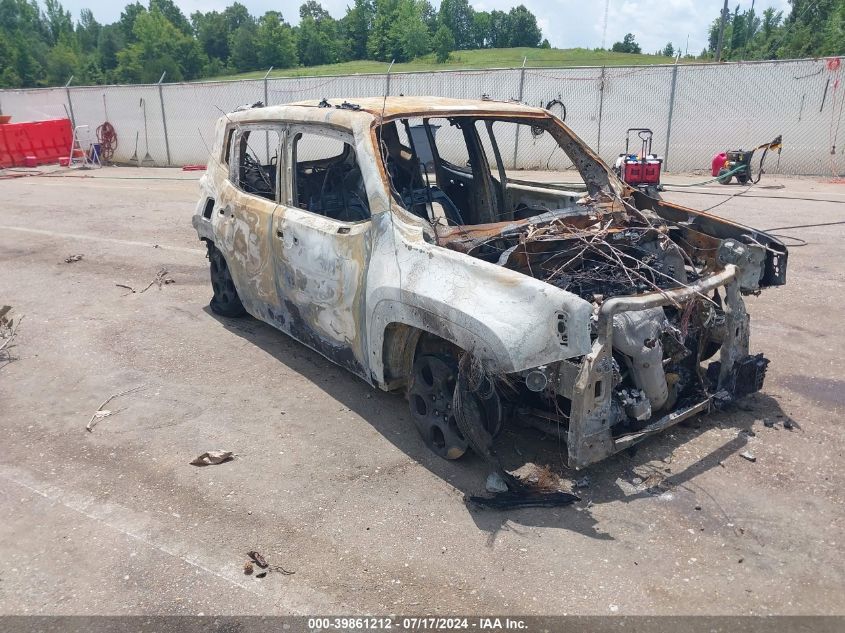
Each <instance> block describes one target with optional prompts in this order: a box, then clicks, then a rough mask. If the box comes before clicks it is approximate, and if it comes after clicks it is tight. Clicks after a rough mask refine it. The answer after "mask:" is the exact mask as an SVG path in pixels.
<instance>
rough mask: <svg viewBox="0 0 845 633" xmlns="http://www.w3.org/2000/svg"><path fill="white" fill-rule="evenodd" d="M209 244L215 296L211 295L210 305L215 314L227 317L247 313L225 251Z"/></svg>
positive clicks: (209, 258)
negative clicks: (230, 270)
mask: <svg viewBox="0 0 845 633" xmlns="http://www.w3.org/2000/svg"><path fill="white" fill-rule="evenodd" d="M207 245H208V261H209V264H210V269H211V288H212V290H213V291H214V296H212V297H211V302H210V303H209V306H210V307H211V311H212V312H214V313H215V314H219V315H220V316H225V317H239V316H243V315H245V314H246V310H244V306H243V304H242V303H241V298H240V297H239V296H238V291H237V289H236V288H235V282H234V281H233V280H232V273H231V272H229V265H228V264H227V263H226V258H225V257H223V253H221V252H220V251H219V250H217V247H215V246H214V244H212V243H211V242H207Z"/></svg>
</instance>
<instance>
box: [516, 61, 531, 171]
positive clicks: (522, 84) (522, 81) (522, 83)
mask: <svg viewBox="0 0 845 633" xmlns="http://www.w3.org/2000/svg"><path fill="white" fill-rule="evenodd" d="M527 60H528V58H527V57H523V58H522V68H521V69H520V71H519V97H517V100H518V101H519V102H520V103H522V93H523V89H524V88H525V62H526V61H527ZM518 151H519V126H518V125H517V126H516V136H515V137H514V139H513V168H514V169H516V155H517V152H518Z"/></svg>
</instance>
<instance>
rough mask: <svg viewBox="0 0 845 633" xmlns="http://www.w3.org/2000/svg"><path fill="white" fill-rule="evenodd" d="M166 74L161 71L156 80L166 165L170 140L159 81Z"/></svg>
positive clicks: (168, 158)
mask: <svg viewBox="0 0 845 633" xmlns="http://www.w3.org/2000/svg"><path fill="white" fill-rule="evenodd" d="M166 74H167V71H166V70H165V71H164V72H163V73H161V78H160V79H159V80H158V100H159V101H160V102H161V124H162V126H163V127H164V151H165V152H167V165H168V167H169V166H170V141H169V140H168V138H167V117H166V116H165V114H164V91H163V90H162V87H161V82H162V81H164V76H165V75H166Z"/></svg>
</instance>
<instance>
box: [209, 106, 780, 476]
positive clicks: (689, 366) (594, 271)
mask: <svg viewBox="0 0 845 633" xmlns="http://www.w3.org/2000/svg"><path fill="white" fill-rule="evenodd" d="M520 134H521V138H522V139H523V143H525V142H527V141H526V139H534V141H535V142H537V141H536V140H537V139H540V140H541V141H542V142H543V143H546V145H545V146H544V147H545V148H551V154H550V157H549V160H545V159H546V157H545V154H544V155H543V156H542V157H541V158H540V159H539V161H538V165H539V166H540V168H541V171H542V167H543V164H544V163H543V161H545V165H546V166H548V165H550V164H551V160H552V156H554V157H555V160H557V159H558V158H565V162H566V164H567V166H568V167H570V168H571V169H572V170H575V171H573V172H572V173H578V174H580V178H581V180H582V182H581V183H579V184H578V185H576V186H571V185H566V184H561V183H556V182H552V181H550V178H549V176H550V175H552V176H553V175H554V174H539V177H538V178H534V179H532V178H531V173H528V172H520V171H517V170H513V169H508V168H507V167H506V162H507V161H508V159H509V156H510V152H511V150H513V152H514V163H515V162H516V161H515V158H516V147H515V144H516V142H517V141H516V139H517V138H519V137H520ZM505 156H507V157H508V158H505ZM556 164H561V163H560V161H557V163H556ZM535 175H536V174H535ZM200 182H201V185H200V186H201V198H200V200H199V203H198V205H197V208H196V213H195V215H194V217H193V225H194V227H195V228H196V230H197V232H198V235H199V237H200V239H201V240H203V241H205V242H206V244H207V247H208V252H209V258H210V260H211V276H212V285H213V287H214V298H213V299H212V302H211V307H212V309H214V310H215V311H216V312H218V313H219V314H223V315H226V316H237V315H239V314H242V313H244V312H247V313H249V314H251V315H252V316H254V317H256V318H258V319H260V320H262V321H265V322H267V323H269V324H270V325H272V326H274V327H276V328H278V329H280V330H282V331H283V332H286V333H288V334H289V335H291V336H292V337H294V338H296V339H297V340H299V341H301V342H302V343H304V344H305V345H307V346H309V347H311V348H312V349H314V350H316V351H317V352H319V353H321V354H322V355H324V356H325V357H327V358H328V359H330V360H332V361H333V362H335V363H337V364H339V365H341V366H343V367H345V368H347V369H348V370H349V371H351V372H352V373H354V374H356V375H357V376H359V377H361V378H362V379H364V380H365V381H367V382H368V383H370V384H371V385H374V386H378V387H380V388H381V389H384V390H397V391H404V392H406V394H407V396H408V400H409V403H410V408H411V414H412V417H413V419H414V421H415V422H416V424H417V427H418V429H419V431H420V432H421V433H422V436H423V438H424V439H425V441H426V443H427V444H428V445H429V447H431V448H432V449H433V450H434V451H435V452H437V453H438V454H440V455H442V456H443V457H447V458H456V457H460V455H461V454H463V452H464V451H465V450H467V447H470V446H471V447H473V448H476V449H478V447H479V443H481V444H484V443H489V440H490V438H492V437H493V436H494V435H495V434H496V432H497V431H498V429H499V428H500V427H501V425H502V422H503V421H504V420H505V418H508V417H515V418H518V419H519V420H520V421H522V422H523V423H527V424H530V425H533V426H537V427H539V428H541V429H544V430H547V431H550V432H552V433H553V434H555V435H558V436H562V437H563V438H564V439H565V440H566V443H567V450H568V461H569V465H570V466H571V467H574V468H581V467H584V466H586V465H588V464H591V463H593V462H596V461H598V460H600V459H602V458H604V457H607V456H608V455H611V454H613V453H616V452H618V451H620V450H622V449H624V448H626V447H629V446H631V445H633V444H635V443H637V442H639V441H640V440H642V439H644V438H646V437H648V436H650V435H653V434H655V433H657V432H659V431H661V430H663V429H665V428H667V427H669V426H671V425H673V424H676V423H678V422H680V421H681V420H684V419H686V418H689V417H691V416H693V415H696V414H699V413H704V412H707V411H709V410H711V409H712V408H713V407H714V406H717V405H719V404H720V403H724V402H729V401H731V400H733V399H735V398H739V397H742V396H744V395H746V394H748V393H750V392H753V391H756V390H759V389H760V387H761V385H762V381H763V377H764V375H765V371H766V365H767V363H768V361H767V360H766V359H765V358H763V357H762V355H756V356H750V355H749V317H748V315H747V313H746V310H745V306H744V302H743V295H746V294H749V293H757V292H759V291H760V290H762V289H764V288H767V287H770V286H777V285H782V284H783V283H785V275H786V263H787V250H786V248H785V247H784V245H783V244H781V243H780V242H779V241H777V240H776V239H775V238H773V237H772V236H769V235H766V234H765V233H762V232H760V231H756V230H754V229H750V228H747V227H744V226H741V225H739V224H736V223H733V222H730V221H727V220H724V219H721V218H718V217H715V216H712V215H708V214H706V213H701V212H698V211H695V210H692V209H688V208H685V207H682V206H679V205H676V204H672V203H668V202H665V201H662V200H660V199H658V198H656V197H653V196H650V195H648V194H647V193H646V192H642V191H638V190H635V189H632V188H631V187H629V186H628V185H626V184H625V183H624V182H622V181H620V180H619V179H618V178H617V177H616V176H614V175H613V173H612V171H611V170H610V169H609V168H608V166H607V165H606V164H605V163H604V162H602V160H601V159H600V158H599V157H598V156H597V155H596V154H594V153H593V152H592V151H591V150H590V149H589V148H588V147H587V146H586V145H585V144H584V143H583V142H582V141H581V140H580V139H579V138H578V137H577V136H576V135H575V134H574V133H573V132H572V131H571V130H570V129H569V128H568V127H567V126H566V125H565V124H564V123H563V122H561V121H560V120H559V119H558V118H556V117H555V116H554V115H553V114H552V113H550V112H549V111H547V110H544V109H541V108H532V107H527V106H524V105H521V104H517V103H504V102H494V101H489V100H481V101H465V100H453V99H441V98H433V97H432V98H422V97H388V98H386V99H385V98H374V99H363V100H356V102H355V103H348V102H346V101H344V100H341V99H338V100H336V101H334V100H333V101H332V102H331V103H329V102H328V101H326V100H323V101H321V102H318V101H310V102H302V103H297V104H290V105H281V106H272V107H255V108H248V109H245V110H243V111H239V112H234V113H231V114H229V115H226V116H224V117H222V118H221V119H220V120H219V121H218V124H217V132H216V136H215V142H214V147H213V150H212V153H211V156H210V159H209V162H208V167H207V172H206V174H205V175H204V176H203V178H202V179H201V181H200ZM462 376H463V377H464V380H463V381H462V380H461V377H462ZM468 424H469V425H470V426H468ZM472 425H474V428H470V427H471V426H472ZM476 430H477V431H478V433H476V432H475V431H476ZM479 438H481V439H479Z"/></svg>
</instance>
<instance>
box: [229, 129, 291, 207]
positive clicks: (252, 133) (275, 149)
mask: <svg viewBox="0 0 845 633" xmlns="http://www.w3.org/2000/svg"><path fill="white" fill-rule="evenodd" d="M280 146H281V134H280V132H279V130H242V131H241V133H240V135H239V136H238V169H237V182H236V184H237V186H238V188H239V189H241V190H242V191H244V192H246V193H251V194H253V195H256V196H261V197H262V198H267V199H268V200H273V201H275V200H276V199H277V195H276V194H277V190H278V187H277V184H278V183H277V180H278V178H277V174H278V171H279V170H278V164H279V149H280Z"/></svg>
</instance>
